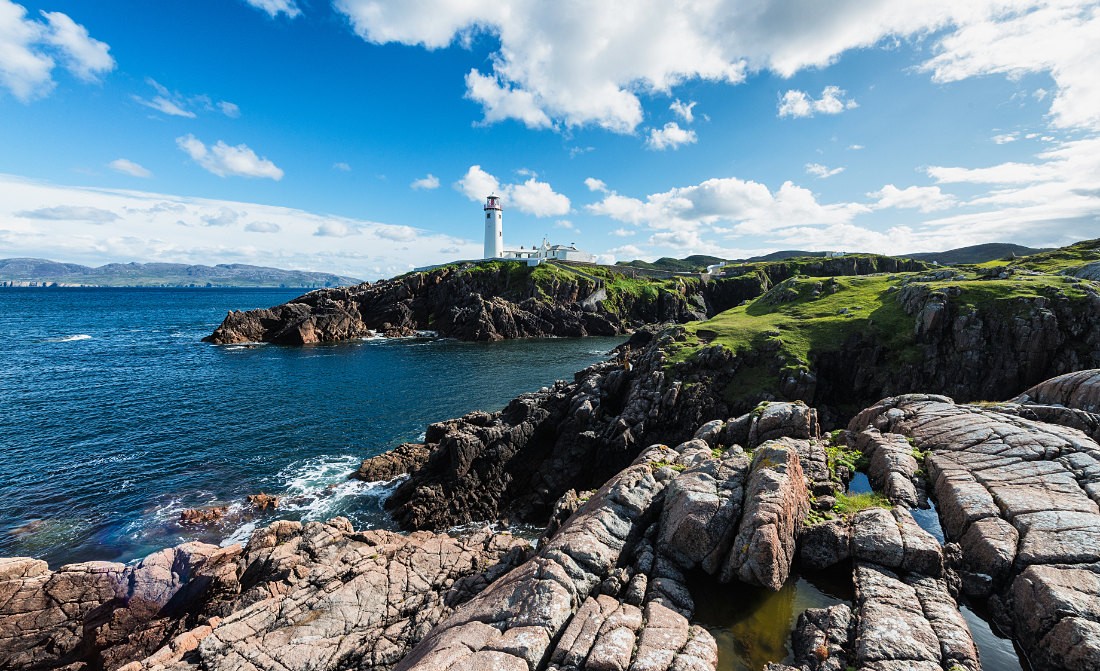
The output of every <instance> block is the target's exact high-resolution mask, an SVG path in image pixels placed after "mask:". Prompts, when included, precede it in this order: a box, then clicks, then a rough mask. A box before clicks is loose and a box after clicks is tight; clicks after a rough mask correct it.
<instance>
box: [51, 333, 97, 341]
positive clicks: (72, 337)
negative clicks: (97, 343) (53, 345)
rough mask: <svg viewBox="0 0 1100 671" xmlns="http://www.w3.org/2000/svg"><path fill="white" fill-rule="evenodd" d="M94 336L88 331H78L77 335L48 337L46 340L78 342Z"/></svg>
mask: <svg viewBox="0 0 1100 671" xmlns="http://www.w3.org/2000/svg"><path fill="white" fill-rule="evenodd" d="M91 339H92V336H90V335H88V334H87V333H77V334H76V335H70V336H63V337H61V338H46V342H76V341H77V340H91Z"/></svg>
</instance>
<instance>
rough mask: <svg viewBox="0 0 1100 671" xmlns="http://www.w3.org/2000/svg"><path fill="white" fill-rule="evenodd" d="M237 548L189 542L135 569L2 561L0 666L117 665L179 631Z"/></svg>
mask: <svg viewBox="0 0 1100 671" xmlns="http://www.w3.org/2000/svg"><path fill="white" fill-rule="evenodd" d="M237 554H239V548H237V549H228V550H221V549H219V548H218V547H216V546H212V545H206V544H202V543H187V544H185V545H181V546H179V547H176V548H172V549H168V550H162V551H160V552H157V553H155V554H152V555H150V556H148V557H146V558H145V559H144V560H142V561H141V562H139V563H138V564H137V565H135V566H126V565H124V564H114V563H109V562H86V563H83V564H70V565H67V566H63V567H61V568H60V569H59V570H57V571H50V570H49V567H48V566H47V565H46V562H43V561H38V560H34V559H29V558H14V559H2V560H0V668H5V669H20V668H36V667H37V668H50V667H60V666H66V665H69V664H78V665H79V664H80V663H88V664H92V665H93V666H100V665H102V666H109V667H116V666H118V662H119V661H122V660H128V659H133V658H134V657H142V656H144V655H145V654H148V653H151V652H152V651H154V650H156V649H157V648H158V647H160V646H161V645H162V644H164V643H165V642H166V641H167V640H168V639H169V638H170V637H171V636H172V635H173V634H175V633H177V621H176V620H175V619H174V618H173V616H175V615H179V614H181V613H186V610H187V608H188V607H189V606H190V605H191V604H192V603H193V602H194V601H195V600H196V599H198V598H200V595H199V594H198V593H197V592H201V591H203V590H205V589H208V588H209V586H210V584H211V583H212V582H213V581H214V580H216V578H217V576H218V575H219V572H220V567H221V566H223V565H225V564H226V563H232V562H233V561H234V560H235V559H236V555H237Z"/></svg>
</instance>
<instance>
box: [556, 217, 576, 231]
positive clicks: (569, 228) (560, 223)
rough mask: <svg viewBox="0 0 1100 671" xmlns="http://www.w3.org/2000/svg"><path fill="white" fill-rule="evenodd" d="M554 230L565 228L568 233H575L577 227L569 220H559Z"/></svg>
mask: <svg viewBox="0 0 1100 671" xmlns="http://www.w3.org/2000/svg"><path fill="white" fill-rule="evenodd" d="M554 228H564V229H565V230H567V231H575V230H576V229H577V227H576V226H574V225H573V222H571V221H569V220H568V219H559V220H557V221H555V222H554Z"/></svg>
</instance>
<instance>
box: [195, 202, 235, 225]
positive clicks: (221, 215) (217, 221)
mask: <svg viewBox="0 0 1100 671" xmlns="http://www.w3.org/2000/svg"><path fill="white" fill-rule="evenodd" d="M200 218H201V219H202V221H203V223H205V224H206V225H207V226H232V225H233V224H235V223H237V221H238V220H240V218H241V213H240V212H238V211H236V210H234V209H233V208H231V207H220V208H218V211H217V212H212V213H210V214H204V215H202V217H200Z"/></svg>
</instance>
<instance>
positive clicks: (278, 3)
mask: <svg viewBox="0 0 1100 671" xmlns="http://www.w3.org/2000/svg"><path fill="white" fill-rule="evenodd" d="M245 2H247V3H248V4H250V5H252V6H253V7H255V8H256V9H260V10H263V11H265V12H267V15H268V16H270V17H271V18H275V17H276V16H278V15H279V14H286V15H287V17H289V18H292V19H293V18H294V17H296V16H298V15H299V14H301V13H302V10H301V9H300V8H299V7H298V3H297V2H295V0H245Z"/></svg>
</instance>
